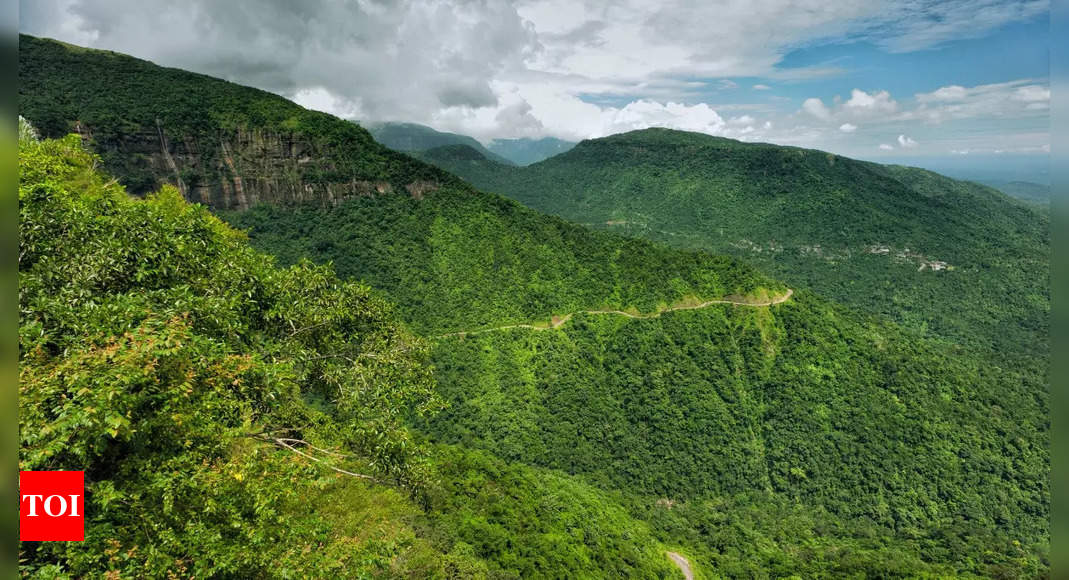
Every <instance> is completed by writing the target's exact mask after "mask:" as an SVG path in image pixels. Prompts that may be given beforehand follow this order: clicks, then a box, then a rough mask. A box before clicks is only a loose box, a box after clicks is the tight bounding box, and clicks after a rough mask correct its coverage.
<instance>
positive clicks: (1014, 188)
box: [984, 181, 1050, 208]
mask: <svg viewBox="0 0 1069 580" xmlns="http://www.w3.org/2000/svg"><path fill="white" fill-rule="evenodd" d="M984 185H988V186H991V187H994V188H995V189H997V190H999V191H1001V192H1002V193H1005V194H1006V195H1008V196H1010V197H1015V198H1017V199H1019V200H1021V201H1024V202H1027V203H1031V204H1033V205H1035V206H1036V207H1040V208H1046V207H1049V206H1050V185H1044V184H1042V183H1032V182H1031V181H985V182H984Z"/></svg>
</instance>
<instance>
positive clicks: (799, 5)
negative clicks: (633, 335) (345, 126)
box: [19, 0, 1051, 181]
mask: <svg viewBox="0 0 1069 580" xmlns="http://www.w3.org/2000/svg"><path fill="white" fill-rule="evenodd" d="M19 9H20V12H19V17H20V24H19V27H20V30H21V31H22V32H26V33H29V34H34V35H39V36H47V37H51V38H57V39H60V40H64V41H67V42H71V43H74V44H79V45H83V46H91V47H96V48H105V49H109V50H115V51H119V52H124V53H128V54H132V55H134V56H137V57H140V58H145V59H148V60H151V61H153V62H156V63H159V64H162V65H166V66H174V67H179V68H183V69H188V70H193V71H196V72H201V73H205V74H210V75H214V76H218V77H222V78H225V79H228V80H232V81H234V82H238V83H242V84H247V85H252V86H256V87H259V88H262V89H266V90H269V91H273V92H276V93H279V94H281V95H283V96H286V97H288V98H291V99H293V100H295V101H296V102H298V103H300V104H302V105H304V106H306V107H309V108H314V109H319V110H323V111H326V112H329V113H332V114H335V115H338V116H340V117H344V118H348V119H353V120H359V121H364V122H373V121H406V122H415V123H422V124H426V125H430V126H432V127H434V128H436V129H439V130H443V131H453V132H458V133H463V134H467V135H471V136H473V137H475V138H477V139H479V140H482V141H484V142H487V141H489V140H491V139H495V138H518V137H532V138H534V137H543V136H552V137H558V138H562V139H568V140H580V139H585V138H593V137H601V136H605V135H609V134H613V133H618V132H622V131H628V130H632V129H641V128H645V127H651V126H661V127H671V128H677V129H684V130H691V131H700V132H704V133H709V134H712V135H719V136H725V137H731V138H736V139H741V140H747V141H763V142H772V143H778V144H784V145H798V146H804V147H813V148H818V149H823V150H828V151H832V152H835V153H839V154H842V155H848V156H852V157H859V158H863V159H872V160H876V161H882V162H907V161H908V162H910V163H911V164H919V165H922V166H928V167H931V168H933V169H937V170H939V169H940V168H942V167H944V166H946V167H949V166H954V167H970V166H973V167H981V168H983V167H986V168H990V167H991V164H992V163H996V164H1001V165H1002V166H1005V167H1007V168H1011V169H1013V168H1017V169H1014V170H1013V171H1011V173H1014V174H1015V176H1016V177H1017V178H1029V177H1033V178H1032V179H1031V180H1033V181H1042V180H1043V176H1039V175H1032V174H1034V173H1036V172H1039V173H1045V172H1046V161H1045V160H1046V159H1048V158H1049V152H1050V139H1051V136H1050V78H1049V56H1048V51H1049V41H1050V32H1049V27H1050V24H1049V21H1050V5H1049V3H1048V2H1047V0H1016V1H1009V0H939V1H937V0H896V1H887V0H832V1H829V0H663V1H652V0H602V1H598V2H594V1H589V0H515V1H507V0H394V1H386V2H383V1H379V0H306V1H303V2H293V1H291V0H227V1H225V2H220V1H215V0H185V1H183V2H173V1H171V0H167V1H164V0H106V1H103V0H100V1H91V0H20V5H19ZM1018 174H1019V175H1018ZM1008 175H1009V174H1007V176H1008Z"/></svg>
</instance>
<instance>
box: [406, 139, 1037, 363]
mask: <svg viewBox="0 0 1069 580" xmlns="http://www.w3.org/2000/svg"><path fill="white" fill-rule="evenodd" d="M421 156H422V158H424V159H426V160H428V161H430V162H432V163H436V164H438V165H439V166H441V167H443V168H445V169H447V170H449V171H452V172H454V173H456V174H458V175H460V176H462V177H464V178H466V179H468V180H469V181H470V182H471V183H473V184H474V185H476V186H477V187H479V188H481V189H485V190H487V191H492V192H495V193H499V194H502V195H506V196H509V197H512V198H514V199H516V200H519V201H520V202H522V203H524V204H525V205H527V206H529V207H532V208H534V209H537V210H539V211H544V212H547V213H550V214H554V215H559V216H561V217H564V218H565V219H568V220H571V221H575V222H580V223H585V224H588V225H591V226H594V227H598V228H605V229H610V230H612V231H614V232H619V233H623V234H627V235H630V236H636V237H644V238H648V239H653V240H658V241H662V242H665V243H668V244H671V245H673V246H676V247H682V248H702V249H707V250H712V251H715V252H718V253H726V254H730V255H734V256H737V257H739V258H741V259H743V260H745V261H746V262H748V263H751V264H754V265H756V266H757V267H758V268H759V269H761V270H763V271H765V272H767V273H769V274H772V275H774V276H777V277H779V278H781V279H783V280H784V281H786V282H787V283H789V284H792V285H794V286H800V287H805V288H810V289H813V290H815V291H817V292H818V293H820V294H822V295H825V296H828V297H830V298H833V299H836V300H838V301H841V302H843V303H844V304H848V305H851V306H855V307H858V308H860V309H863V310H865V311H868V312H874V313H877V314H880V315H883V316H887V317H888V318H890V319H892V320H895V321H897V322H899V323H901V324H904V325H907V326H909V327H912V328H915V329H919V330H921V331H922V332H925V333H926V334H928V335H929V336H932V337H936V338H944V339H948V340H952V341H954V342H958V343H961V344H966V345H969V346H971V347H976V348H980V349H982V350H984V351H986V352H992V353H995V354H997V355H998V356H1000V357H1002V358H1004V359H1009V358H1018V357H1021V356H1024V357H1027V358H1026V361H1027V362H1025V363H1021V364H1027V365H1032V366H1038V365H1042V364H1044V361H1045V358H1044V357H1045V356H1046V354H1047V352H1048V349H1049V347H1048V338H1047V335H1048V331H1049V324H1048V317H1049V313H1050V291H1049V272H1050V266H1049V252H1050V221H1049V217H1048V216H1047V215H1046V214H1045V213H1040V212H1037V211H1035V210H1034V209H1032V208H1031V207H1028V206H1026V205H1024V204H1021V203H1019V202H1016V201H1014V200H1011V199H1009V198H1008V197H1006V196H1005V195H1003V194H1001V193H1000V192H997V191H995V190H994V189H991V188H988V187H985V186H981V185H978V184H974V183H970V182H963V181H957V180H953V179H949V178H946V177H943V176H940V175H938V174H935V173H932V172H929V171H924V170H921V169H915V168H906V167H901V166H898V167H896V166H882V165H878V164H874V163H866V162H860V161H855V160H852V159H848V158H844V157H840V156H837V155H833V154H830V153H825V152H821V151H813V150H807V149H799V148H794V147H781V146H776V145H768V144H758V143H742V142H739V141H734V140H731V139H724V138H719V137H711V136H708V135H703V134H697V133H686V132H682V131H670V130H666V129H649V130H643V131H634V132H631V133H624V134H620V135H613V136H610V137H605V138H602V139H594V140H588V141H584V142H582V143H580V144H579V145H578V146H577V147H575V148H574V149H572V150H571V151H569V152H567V153H564V154H562V155H558V156H556V157H553V158H550V159H547V160H546V161H543V162H542V163H537V164H534V165H531V166H529V167H526V168H516V167H505V166H501V165H497V164H495V163H493V162H490V161H488V160H486V159H483V158H480V157H479V156H478V155H477V154H476V153H475V152H473V151H471V150H467V149H465V148H463V147H462V146H450V147H444V148H438V149H434V150H430V151H427V152H425V153H422V154H421ZM1032 357H1034V358H1032Z"/></svg>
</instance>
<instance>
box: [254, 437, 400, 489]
mask: <svg viewBox="0 0 1069 580" xmlns="http://www.w3.org/2000/svg"><path fill="white" fill-rule="evenodd" d="M270 440H271V441H273V442H274V443H275V444H276V445H280V446H282V447H285V448H286V449H289V450H290V451H292V452H294V453H296V454H297V455H300V456H302V457H306V458H308V459H311V460H312V461H315V462H316V463H320V464H322V465H323V466H324V467H327V468H329V469H333V470H334V471H337V472H338V473H342V474H345V475H348V476H350V477H357V478H360V479H368V480H371V481H374V482H375V483H382V482H381V481H379V480H378V479H376V478H374V477H372V476H370V475H364V474H362V473H353V472H351V471H346V470H344V469H340V468H337V467H334V466H333V465H331V464H329V463H326V462H325V461H323V460H322V459H319V458H318V457H314V456H312V455H309V454H307V453H305V452H303V451H301V450H300V449H297V448H296V447H294V446H292V445H290V444H289V443H287V441H294V440H293V439H280V438H278V437H272V438H270ZM298 441H299V440H298ZM301 443H304V444H305V445H308V443H307V442H305V441H301ZM309 447H311V445H309ZM328 453H330V452H328Z"/></svg>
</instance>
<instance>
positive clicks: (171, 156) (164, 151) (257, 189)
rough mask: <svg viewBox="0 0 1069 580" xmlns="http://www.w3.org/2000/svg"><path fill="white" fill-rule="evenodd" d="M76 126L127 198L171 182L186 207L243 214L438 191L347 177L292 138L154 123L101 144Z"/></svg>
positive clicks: (424, 184)
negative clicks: (175, 130)
mask: <svg viewBox="0 0 1069 580" xmlns="http://www.w3.org/2000/svg"><path fill="white" fill-rule="evenodd" d="M77 128H78V132H79V133H80V134H81V135H82V138H83V140H85V141H86V143H87V144H89V145H90V146H91V147H92V148H93V149H95V150H96V151H97V152H98V153H100V154H101V156H102V157H103V159H104V163H105V166H106V167H107V169H108V170H109V171H111V172H112V173H113V174H115V175H117V176H119V177H120V179H122V180H123V181H124V182H125V183H126V185H127V189H128V190H129V191H130V192H131V193H134V194H136V195H142V194H146V193H148V192H151V191H154V190H155V189H158V188H159V187H160V186H161V185H163V184H165V183H169V184H171V185H174V186H175V187H177V188H178V189H179V190H180V191H181V192H182V195H184V196H185V197H186V199H188V200H189V201H192V202H196V203H202V204H204V205H207V206H208V207H211V208H213V209H221V210H239V211H240V210H246V209H248V208H250V207H252V206H255V205H257V204H259V203H272V204H279V205H289V204H295V203H309V202H311V203H321V204H324V205H338V204H339V203H341V202H343V201H345V200H347V199H350V198H353V197H357V196H368V195H376V194H389V193H394V192H399V191H402V190H403V191H405V192H406V193H407V194H408V195H411V196H413V197H416V198H422V197H423V196H424V195H427V194H428V193H430V192H432V191H434V190H436V189H437V188H438V186H439V184H438V183H437V182H436V181H433V180H416V181H412V182H409V183H401V184H391V183H390V182H388V181H383V180H368V179H359V178H357V177H354V176H347V175H345V172H344V171H343V170H339V168H337V167H334V166H333V164H332V163H331V162H330V161H329V159H330V157H331V156H330V155H329V154H325V153H326V152H325V151H319V150H318V149H319V146H317V144H316V143H314V142H312V141H310V140H308V139H306V138H303V137H301V136H299V135H296V134H295V133H292V132H271V131H265V130H244V129H238V130H233V131H229V132H225V131H224V132H221V133H220V134H219V137H218V140H217V142H207V140H206V139H198V138H196V137H190V136H187V137H179V138H175V137H172V136H171V135H169V134H168V132H167V131H166V130H165V129H164V127H163V126H162V125H161V124H159V123H157V124H156V127H154V128H146V127H142V128H140V129H138V130H136V131H131V132H128V133H125V134H124V135H123V136H122V137H121V138H120V139H118V140H115V139H110V140H108V142H107V143H101V142H99V141H98V140H97V139H95V138H94V135H93V131H92V129H91V128H90V127H87V126H85V125H83V124H79V125H78V126H77ZM350 173H351V172H350Z"/></svg>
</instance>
